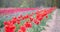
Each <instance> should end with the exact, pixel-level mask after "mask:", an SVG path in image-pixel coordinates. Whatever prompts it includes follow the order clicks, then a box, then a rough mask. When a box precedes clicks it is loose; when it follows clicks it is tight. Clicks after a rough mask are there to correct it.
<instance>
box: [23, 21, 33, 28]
mask: <svg viewBox="0 0 60 32" xmlns="http://www.w3.org/2000/svg"><path fill="white" fill-rule="evenodd" d="M24 25H25V27H27V28H31V27H32V24H31V22H26V23H25V24H24Z"/></svg>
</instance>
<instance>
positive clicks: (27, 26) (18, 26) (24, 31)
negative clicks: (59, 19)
mask: <svg viewBox="0 0 60 32" xmlns="http://www.w3.org/2000/svg"><path fill="white" fill-rule="evenodd" d="M54 10H55V8H54V7H52V8H48V9H43V10H39V9H38V10H36V11H35V12H32V13H29V14H28V13H27V14H25V15H23V14H20V16H17V17H15V16H14V17H12V19H10V20H8V21H4V31H5V32H41V31H42V30H45V28H44V26H46V22H47V20H48V19H51V13H52V12H53V11H54Z"/></svg>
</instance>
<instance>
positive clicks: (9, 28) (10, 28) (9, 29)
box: [4, 23, 16, 32]
mask: <svg viewBox="0 0 60 32" xmlns="http://www.w3.org/2000/svg"><path fill="white" fill-rule="evenodd" d="M15 28H16V27H15V25H14V24H12V23H10V24H9V25H5V26H4V29H5V32H15Z"/></svg>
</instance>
